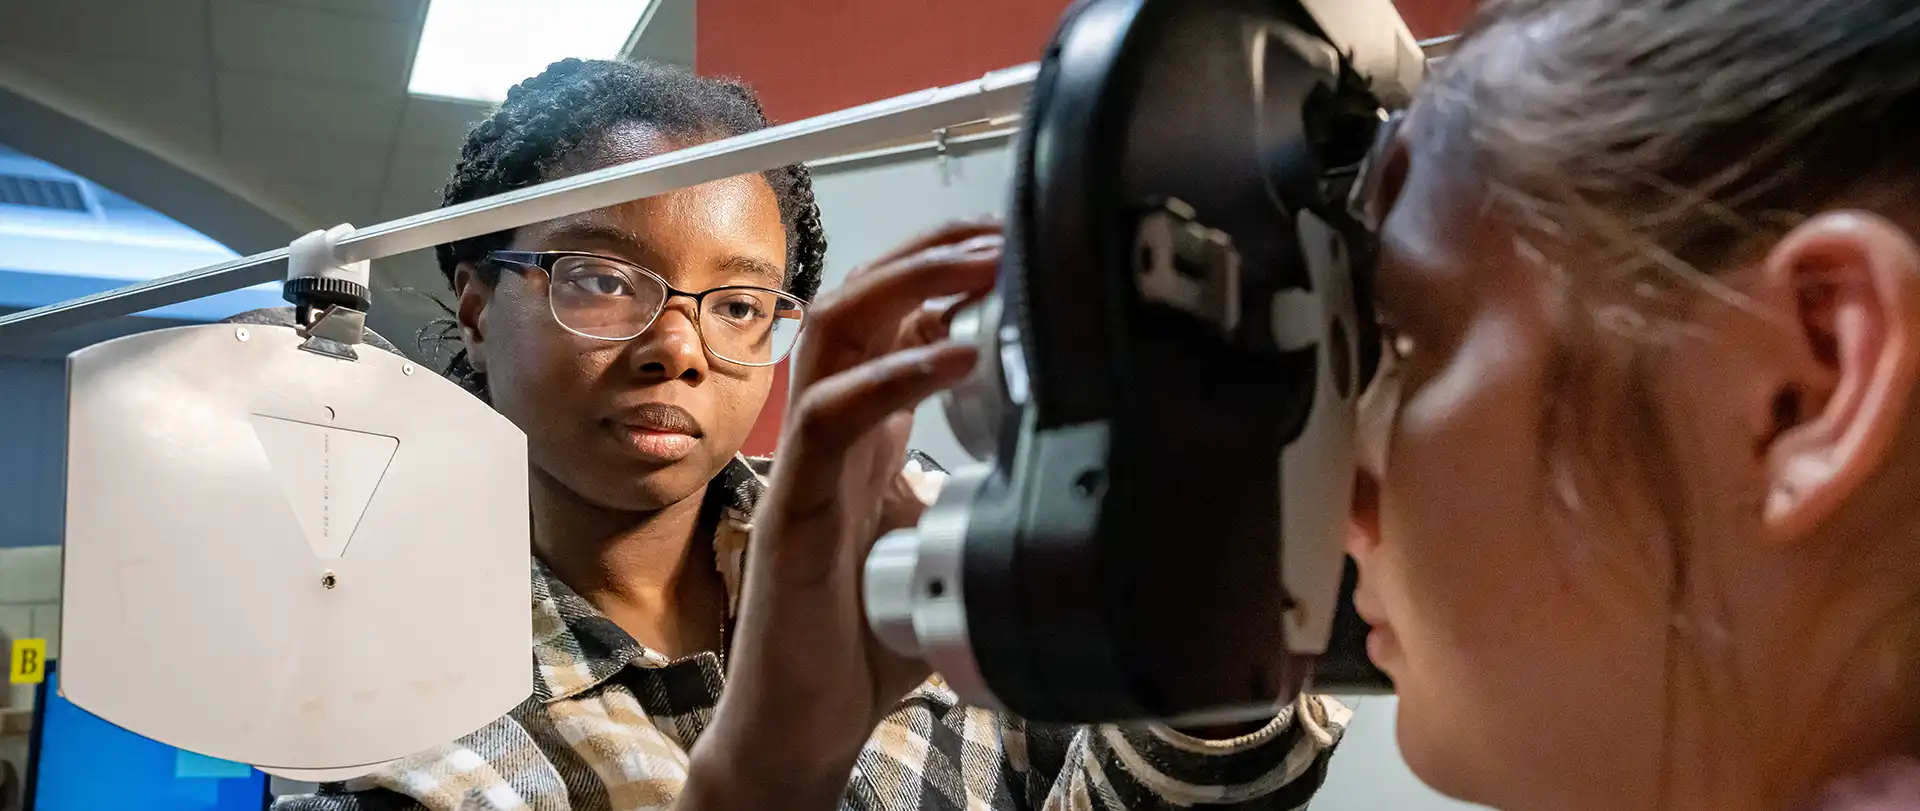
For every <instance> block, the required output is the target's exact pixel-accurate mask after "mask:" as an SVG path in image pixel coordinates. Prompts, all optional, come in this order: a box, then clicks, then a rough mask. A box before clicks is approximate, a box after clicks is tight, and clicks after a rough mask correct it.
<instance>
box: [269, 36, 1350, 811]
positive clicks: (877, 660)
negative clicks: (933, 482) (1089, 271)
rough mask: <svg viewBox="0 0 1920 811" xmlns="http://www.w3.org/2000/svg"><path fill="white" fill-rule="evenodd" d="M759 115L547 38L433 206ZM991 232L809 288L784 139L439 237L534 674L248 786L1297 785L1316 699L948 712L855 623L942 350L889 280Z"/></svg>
mask: <svg viewBox="0 0 1920 811" xmlns="http://www.w3.org/2000/svg"><path fill="white" fill-rule="evenodd" d="M766 124H767V122H766V119H765V116H764V114H763V113H762V111H761V109H760V107H759V104H758V102H757V101H756V100H755V98H754V95H753V93H752V92H751V91H750V90H748V89H747V88H746V87H744V86H742V85H740V84H737V83H733V82H729V81H724V80H716V79H706V78H697V77H694V76H692V75H690V74H688V73H686V72H684V71H681V70H678V69H671V68H666V67H660V66H653V65H646V64H639V65H635V64H625V63H615V62H600V61H579V60H567V61H564V62H559V63H556V64H554V65H553V66H552V67H550V68H549V69H548V70H547V71H546V72H545V73H542V74H541V75H539V76H536V77H534V78H532V79H529V80H527V81H526V82H524V83H522V84H521V85H520V86H518V87H516V88H514V90H513V91H512V93H510V94H509V96H508V98H507V100H506V103H505V104H504V105H503V106H502V107H501V108H500V109H499V111H497V112H496V113H494V114H493V115H492V117H490V118H489V119H487V120H486V121H484V122H482V123H480V124H479V125H478V126H476V127H475V128H474V129H473V131H472V133H471V134H470V135H469V136H468V139H467V143H466V145H465V147H464V148H463V149H462V151H461V159H460V163H459V165H458V166H457V167H456V168H455V170H454V176H453V179H452V182H451V183H450V184H449V185H448V187H447V189H446V194H445V203H446V204H447V205H452V204H457V203H462V202H465V201H468V200H473V199H477V198H481V197H486V196H489V195H494V194H499V193H501V192H505V191H508V190H510V189H516V188H521V187H525V186H530V185H533V184H536V183H540V182H544V181H548V180H553V179H555V178H559V177H564V176H567V175H572V174H576V173H580V172H585V171H591V170H593V169H598V168H601V167H605V166H610V165H614V164H618V163H625V162H629V161H633V160H638V159H641V158H645V157H648V156H651V155H658V154H660V153H663V152H666V151H670V150H673V149H679V148H683V147H687V146H690V145H694V144H698V143H702V142H705V141H711V140H714V139H717V138H722V137H727V136H731V135H737V134H740V133H744V132H748V131H752V130H756V129H760V128H762V127H764V126H766ZM1000 245H1001V239H1000V235H999V230H998V228H997V226H995V225H993V224H990V223H983V224H974V225H958V226H953V227H949V228H946V229H943V230H940V231H937V232H935V233H932V234H929V235H928V236H926V237H923V238H921V239H919V240H917V241H914V242H912V243H910V244H908V245H905V246H903V247H902V248H900V249H899V250H897V251H896V252H894V253H893V254H891V255H889V256H887V257H883V258H881V259H879V260H877V261H875V262H874V263H872V264H871V265H870V266H868V267H867V268H865V269H863V270H861V271H858V272H856V273H855V274H854V275H853V277H852V278H851V279H850V281H849V282H848V284H847V287H846V289H845V290H842V291H836V292H834V293H833V294H830V295H829V296H828V298H827V299H826V300H823V301H821V302H820V303H818V304H817V305H810V304H809V303H808V302H809V300H810V299H812V298H814V296H815V292H816V290H817V288H818V287H819V285H820V278H821V270H822V264H823V260H824V258H825V254H826V240H825V237H824V235H823V233H822V231H821V225H820V215H819V210H818V208H817V207H816V206H815V205H814V201H813V193H812V186H811V183H810V180H809V177H808V174H807V171H806V169H805V168H803V167H800V166H790V167H785V168H782V169H777V170H774V171H770V172H767V173H764V174H760V175H748V176H741V177H734V178H729V179H726V180H721V181H716V182H713V183H708V184H705V185H702V186H697V187H694V188H690V189H685V190H681V191H677V192H672V193H669V194H665V195H660V196H658V197H653V198H649V199H645V200H639V201H635V202H632V203H627V204H623V205H619V206H613V207H610V208H605V209H601V210H598V211H593V212H589V213H587V214H582V215H578V216H574V217H567V218H564V219H560V220H555V221H552V222H547V223H542V224H540V225H535V226H530V227H527V228H521V229H517V230H514V231H512V232H506V233H499V234H492V235H489V236H485V237H479V238H475V239H469V240H465V241H461V242H456V243H453V244H450V245H443V246H440V248H439V251H438V258H439V262H440V267H441V270H442V272H443V273H445V275H446V277H447V279H448V281H449V282H450V284H451V286H452V288H453V292H454V296H455V299H456V302H457V303H456V305H455V307H454V309H455V319H454V320H455V323H456V326H457V330H458V335H459V338H460V340H461V342H462V344H463V346H464V348H463V349H462V350H461V351H460V352H459V353H458V354H457V355H456V356H455V357H454V359H453V362H452V365H451V368H450V370H449V373H450V374H451V376H453V377H454V378H455V379H456V380H458V381H459V382H461V383H462V384H463V385H465V386H466V387H467V388H468V389H470V390H471V391H473V393H474V394H476V395H477V396H479V397H482V398H484V399H486V400H487V401H488V402H490V403H491V404H492V405H493V407H494V408H496V409H498V410H499V411H500V413H502V414H503V415H505V416H506V417H508V418H509V419H511V420H512V421H513V422H514V423H515V424H516V425H518V426H519V427H520V428H521V429H522V430H523V431H525V433H526V435H527V441H528V458H529V461H530V463H531V467H532V470H531V471H530V473H531V477H532V479H531V485H532V486H531V492H532V500H533V503H532V505H531V507H532V518H533V521H532V526H533V547H534V559H533V561H532V564H531V576H532V578H533V596H534V599H533V605H532V606H531V610H532V611H533V615H534V630H535V638H534V639H533V640H532V651H533V656H532V657H531V659H532V662H531V666H532V667H533V668H534V685H535V688H534V694H533V695H532V696H531V697H529V698H528V699H527V701H526V702H525V703H524V704H522V705H521V706H520V707H519V708H517V709H515V710H514V711H513V712H511V713H510V714H508V715H507V716H506V717H503V718H501V719H499V720H497V721H495V722H494V723H492V724H490V725H488V726H487V727H486V728H484V729H481V730H479V731H476V732H475V733H473V734H472V735H469V736H467V737H465V738H463V739H461V740H459V741H450V742H448V743H447V744H446V745H445V746H442V747H439V748H437V749H434V750H431V751H427V752H422V753H420V754H418V755H416V756H413V757H409V758H405V759H403V760H401V761H398V762H394V763H390V764H387V765H385V766H383V767H381V768H379V769H378V770H377V771H376V772H374V773H373V774H371V775H369V776H368V777H366V778H364V779H360V780H356V781H354V782H352V783H349V784H346V785H339V786H327V787H325V788H324V789H323V790H322V791H321V792H320V793H318V794H316V795H312V796H306V797H298V798H289V799H287V800H283V801H282V802H281V803H280V804H279V805H278V806H277V807H278V808H280V809H283V811H328V810H332V811H376V810H384V809H419V808H425V809H433V811H471V810H472V809H496V810H497V811H508V810H509V809H539V811H557V810H558V809H570V811H616V810H617V811H628V810H629V809H640V808H666V807H681V808H804V807H834V806H840V807H845V808H854V809H902V810H903V811H904V810H906V809H914V810H916V811H921V810H925V811H933V810H935V809H968V811H973V810H974V809H995V810H996V811H999V810H1007V811H1010V810H1011V809H1029V808H1031V809H1038V808H1100V809H1105V808H1121V807H1124V808H1131V809H1143V808H1162V807H1184V806H1187V805H1193V804H1209V805H1222V806H1228V807H1245V808H1277V809H1292V808H1296V807H1298V806H1300V805H1301V804H1302V803H1303V802H1304V801H1305V800H1306V798H1307V796H1308V795H1309V794H1311V793H1312V791H1313V790H1314V789H1316V788H1317V787H1318V786H1319V784H1320V782H1321V780H1322V779H1323V777H1324V774H1325V767H1326V761H1327V757H1328V756H1329V755H1330V753H1331V751H1332V748H1333V745H1334V743H1335V742H1336V740H1337V739H1338V737H1339V735H1340V733H1341V730H1342V727H1343V724H1344V722H1345V720H1346V717H1347V713H1346V710H1345V709H1343V708H1341V707H1340V706H1339V705H1337V704H1335V703H1333V702H1331V701H1329V700H1324V699H1317V698H1309V699H1303V700H1301V701H1300V702H1298V703H1296V704H1294V705H1292V706H1289V707H1286V708H1282V709H1281V711H1279V712H1278V713H1277V714H1276V717H1274V718H1273V719H1272V720H1271V721H1270V722H1267V723H1264V724H1253V725H1250V726H1247V727H1245V728H1230V729H1207V730H1185V731H1176V730H1173V729H1169V728H1166V727H1162V726H1152V725H1141V726H1137V727H1125V728H1122V727H1102V728H1093V727H1072V726H1061V725H1049V724H1039V723H1027V722H1025V721H1022V720H1021V719H1017V718H1009V717H1005V716H1001V715H996V714H993V713H989V712H986V711H982V710H976V709H970V708H965V707H960V706H956V702H955V699H954V696H953V694H952V693H951V692H950V691H948V690H947V689H945V688H944V687H943V686H941V684H940V682H939V681H938V680H937V679H929V675H930V674H929V673H928V672H927V670H926V668H925V666H924V665H922V664H921V663H919V662H911V661H904V660H898V659H895V658H893V657H891V656H889V655H887V654H885V653H883V652H881V650H880V649H879V648H878V647H877V646H876V645H875V644H874V643H873V641H872V640H871V639H870V637H869V634H868V631H867V629H866V626H865V623H864V621H863V620H861V619H860V611H859V607H858V604H857V601H858V597H857V590H856V591H849V590H848V587H849V586H850V584H852V583H853V582H854V581H853V580H852V579H851V578H852V575H853V568H857V566H858V560H857V559H858V558H861V557H864V555H863V554H862V553H863V551H864V549H865V548H866V546H868V545H871V543H872V542H873V540H875V539H876V538H878V536H879V535H880V534H881V533H882V532H883V531H885V530H886V529H888V528H890V527H894V526H902V525H905V524H909V523H911V522H912V521H914V520H916V519H917V517H918V513H919V510H920V507H921V500H920V499H919V498H918V497H917V496H916V494H915V487H916V486H924V485H925V484H927V482H926V481H922V480H921V479H924V478H926V477H925V476H922V475H920V474H929V473H934V466H933V464H932V463H931V462H930V461H924V457H921V459H922V460H923V461H921V462H918V463H909V462H908V453H907V451H906V449H905V446H904V441H905V435H906V433H905V429H906V425H907V421H908V420H910V419H911V415H910V411H911V408H912V404H913V403H914V402H917V401H918V400H919V399H921V398H923V397H925V396H926V395H928V394H931V393H932V392H933V391H935V390H937V389H938V388H939V387H940V386H942V385H945V384H948V383H951V382H952V381H953V380H955V379H957V377H956V376H958V375H961V374H964V373H965V371H966V370H967V368H969V367H970V365H971V362H972V358H971V354H970V353H971V350H970V349H967V348H965V347H960V346H955V345H953V344H950V343H947V342H945V341H944V340H943V339H944V333H945V326H944V322H945V316H946V314H945V313H944V312H936V311H929V310H926V309H925V308H924V307H922V306H921V304H920V302H922V301H926V300H932V299H941V298H945V297H954V296H960V297H965V296H968V295H975V294H980V293H983V292H985V291H987V290H990V289H991V287H992V285H993V275H994V272H995V268H996V266H997V264H998V260H999V256H1000ZM803 331H804V332H805V333H807V334H808V336H809V338H808V340H807V341H806V342H805V343H804V344H800V343H797V340H798V338H799V337H800V335H801V334H802V332H803ZM796 346H798V351H799V353H800V356H799V357H798V358H797V359H796V360H797V363H798V367H797V368H801V369H804V370H805V372H804V373H805V374H806V375H807V376H808V379H809V380H817V384H816V385H813V386H812V388H811V389H810V393H809V395H808V396H806V397H804V398H802V400H801V401H799V402H796V403H795V408H794V415H793V420H792V422H793V424H791V425H789V433H788V436H787V437H786V439H785V440H783V443H782V449H783V450H782V461H781V463H780V465H781V467H780V470H779V472H778V476H779V477H780V478H782V479H783V480H785V481H788V482H789V484H787V485H785V486H784V488H783V489H782V490H781V491H779V492H772V493H768V492H767V488H768V485H767V483H766V480H765V478H763V477H765V476H766V475H767V463H766V462H765V461H764V460H750V459H746V458H744V457H742V456H741V455H740V449H741V446H742V444H743V443H744V442H745V441H746V439H747V435H748V432H749V431H750V430H751V429H752V427H753V425H754V423H755V421H756V418H757V417H758V415H759V413H760V410H761V407H762V406H763V405H765V403H766V401H767V398H768V394H769V391H770V389H771V388H772V384H773V380H774V378H773V376H774V374H776V370H775V364H777V363H779V362H780V361H781V360H782V359H784V358H786V357H788V356H789V354H791V353H793V352H795V351H796ZM829 369H831V370H833V371H836V372H840V373H842V374H839V375H837V376H834V377H831V378H826V379H821V378H822V377H823V375H822V374H821V373H822V372H824V371H826V370H829ZM788 449H791V455H789V454H788ZM903 466H904V472H903ZM848 475H857V476H858V477H860V480H861V481H862V482H863V483H864V484H863V486H862V487H859V488H852V489H846V488H842V486H841V482H842V481H843V480H844V479H845V477H846V476H848ZM936 478H937V476H936ZM468 486H470V487H471V488H472V497H473V498H476V499H485V498H491V497H493V496H492V495H491V493H490V492H489V489H488V483H487V482H479V481H476V482H470V483H468ZM763 494H764V498H763ZM876 494H878V495H876ZM841 495H844V496H845V497H844V498H840V497H838V496H841ZM762 502H765V505H764V506H765V507H766V508H767V509H771V510H772V511H773V512H761V511H760V510H759V509H757V508H760V507H762V506H763V504H762ZM750 530H751V531H750ZM846 538H854V539H855V545H856V546H858V549H857V550H855V551H852V552H847V551H845V550H840V551H836V550H837V549H839V547H838V546H836V545H837V544H839V543H840V541H841V540H842V539H846ZM750 541H751V542H750ZM850 567H852V568H850ZM749 579H751V580H753V581H754V582H755V584H756V585H755V586H753V587H751V588H748V587H746V581H747V580H749ZM743 593H744V594H743ZM849 601H852V602H849ZM743 603H750V604H753V605H754V606H755V608H754V609H753V611H752V613H753V614H754V615H755V616H757V617H759V618H760V619H759V620H758V621H757V622H749V624H748V625H747V626H746V627H742V626H741V625H740V624H739V623H738V622H736V620H737V619H738V618H739V617H740V616H741V609H742V608H743ZM446 609H447V611H448V612H449V614H450V616H453V617H455V618H456V619H455V621H457V616H458V613H459V606H447V607H446ZM721 704H726V705H727V709H725V710H720V711H718V712H717V713H716V708H717V707H719V706H720V705H721ZM717 718H718V719H724V720H723V721H720V720H716V719H717ZM710 722H714V723H710ZM690 773H691V774H693V775H696V777H695V778H694V779H693V784H694V785H695V786H697V792H696V793H697V796H695V795H693V794H688V795H686V796H683V791H685V790H687V787H688V785H689V775H690Z"/></svg>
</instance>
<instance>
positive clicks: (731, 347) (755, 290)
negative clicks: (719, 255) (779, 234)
mask: <svg viewBox="0 0 1920 811" xmlns="http://www.w3.org/2000/svg"><path fill="white" fill-rule="evenodd" d="M487 260H488V261H489V262H492V263H494V264H497V265H500V266H502V267H505V268H507V269H509V270H513V271H514V272H516V273H521V274H523V275H524V274H525V272H526V271H530V270H533V269H535V268H538V269H540V270H544V271H546V272H547V276H548V277H549V279H550V281H551V283H550V284H548V285H547V301H548V302H549V303H550V304H551V305H552V309H553V320H555V321H557V322H559V323H560V326H561V327H563V328H565V329H566V330H567V331H568V332H571V333H573V334H575V335H579V336H582V337H585V338H598V339H600V340H603V341H630V340H633V339H634V338H638V337H640V335H641V333H644V332H646V331H647V329H648V328H649V327H652V326H653V322H654V320H655V319H658V318H659V317H660V313H661V311H662V310H665V309H666V307H667V302H668V301H669V300H670V299H672V298H674V297H676V296H681V297H685V298H690V299H693V305H694V309H695V311H696V312H698V313H699V317H698V318H696V319H694V322H693V323H694V328H695V329H696V330H697V331H698V332H699V333H700V340H701V341H702V342H703V343H705V344H706V347H707V351H708V352H709V353H711V354H712V355H713V356H714V357H717V358H719V359H721V360H724V361H727V362H729V363H737V364H739V365H741V366H772V365H774V364H776V363H779V362H780V361H781V360H783V359H785V358H786V357H787V354H788V353H790V352H792V351H793V347H794V344H795V343H798V342H799V340H800V328H801V326H802V325H804V324H805V323H806V316H807V303H806V302H805V301H801V300H800V299H798V298H796V297H794V296H791V295H788V294H786V293H782V292H780V291H778V290H771V289H768V288H765V287H753V286H749V285H729V286H727V287H716V288H713V289H711V290H707V291H704V292H700V293H689V292H686V291H684V290H676V289H674V288H673V286H672V285H669V284H667V281H666V280H665V279H662V278H660V277H659V276H658V275H656V274H655V273H654V272H653V271H650V270H647V269H646V268H643V267H640V266H639V265H635V264H632V263H629V262H623V261H621V260H618V259H611V258H608V257H605V256H599V255H597V254H591V253H576V252H573V251H538V252H535V251H493V252H491V253H488V254H487Z"/></svg>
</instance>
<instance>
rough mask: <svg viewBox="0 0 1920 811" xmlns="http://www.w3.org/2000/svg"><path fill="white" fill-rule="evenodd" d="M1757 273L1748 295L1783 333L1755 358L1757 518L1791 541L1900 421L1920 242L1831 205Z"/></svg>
mask: <svg viewBox="0 0 1920 811" xmlns="http://www.w3.org/2000/svg"><path fill="white" fill-rule="evenodd" d="M1761 274H1762V277H1761V279H1760V280H1759V284H1758V285H1757V290H1756V292H1755V295H1754V297H1755V299H1756V301H1757V303H1759V304H1760V306H1761V307H1762V308H1764V310H1765V311H1766V312H1765V316H1766V319H1767V320H1768V321H1770V322H1772V323H1771V324H1770V325H1769V326H1768V327H1766V329H1767V330H1768V331H1769V332H1770V333H1772V334H1773V335H1774V336H1777V337H1778V338H1779V339H1780V340H1779V341H1778V352H1777V355H1773V356H1770V357H1768V358H1767V359H1765V360H1764V361H1762V363H1763V364H1765V365H1766V366H1767V367H1768V368H1767V369H1766V372H1765V375H1764V377H1765V378H1766V382H1767V388H1766V389H1765V390H1762V391H1760V392H1758V393H1759V394H1760V395H1762V396H1765V397H1766V398H1767V402H1766V403H1764V404H1754V405H1759V406H1762V407H1764V408H1765V409H1766V413H1767V414H1768V415H1769V417H1768V418H1767V420H1766V422H1767V425H1766V426H1765V427H1764V430H1762V432H1761V435H1760V436H1759V437H1758V438H1757V439H1758V443H1757V449H1758V451H1759V453H1760V455H1761V458H1760V462H1761V469H1762V471H1763V473H1764V475H1765V478H1766V487H1767V492H1766V502H1765V507H1764V510H1763V514H1762V519H1763V522H1764V526H1765V531H1766V534H1767V536H1768V538H1769V540H1770V541H1772V542H1775V543H1794V542H1797V541H1798V540H1799V539H1801V538H1803V537H1805V536H1806V535H1807V534H1808V533H1809V532H1810V531H1811V530H1813V529H1815V528H1816V527H1818V526H1819V525H1821V524H1823V523H1825V522H1826V521H1827V520H1828V519H1829V518H1830V517H1832V516H1833V514H1834V513H1835V511H1836V510H1838V509H1839V508H1840V506H1841V505H1843V504H1845V503H1846V502H1847V501H1848V500H1850V499H1852V498H1853V497H1854V495H1855V494H1856V493H1857V492H1858V491H1859V490H1860V488H1861V487H1862V486H1863V485H1864V484H1865V483H1866V482H1867V481H1868V480H1870V479H1871V478H1872V476H1873V474H1874V473H1875V472H1876V471H1877V470H1878V469H1879V468H1880V466H1881V465H1883V464H1885V463H1886V460H1887V458H1888V456H1889V455H1890V454H1891V453H1892V452H1893V450H1894V448H1893V446H1894V444H1895V443H1896V442H1898V441H1899V440H1900V437H1901V436H1902V434H1903V432H1904V431H1905V430H1906V428H1907V425H1906V424H1907V422H1908V420H1909V419H1910V418H1911V416H1912V408H1911V406H1910V400H1911V397H1912V394H1913V388H1914V383H1915V381H1914V375H1915V372H1916V360H1920V358H1917V357H1916V355H1917V353H1920V347H1916V345H1915V340H1916V338H1920V323H1916V318H1917V317H1920V247H1916V245H1915V243H1914V240H1913V238H1912V236H1911V235H1909V234H1908V233H1907V232H1906V231H1905V230H1904V229H1902V228H1900V227H1899V226H1896V225H1894V224H1893V223H1892V222H1889V221H1887V220H1885V219H1882V218H1880V217H1877V216H1874V215H1871V214H1866V213H1860V212H1832V213H1827V214H1822V215H1820V216H1817V217H1814V218H1812V219H1810V220H1808V221H1806V222H1805V223H1802V224H1801V225H1800V226H1799V227H1797V228H1795V229H1794V230H1793V231H1792V232H1791V233H1789V234H1788V235H1787V236H1786V237H1785V238H1784V239H1782V240H1781V241H1780V242H1779V243H1778V244H1777V245H1775V246H1774V248H1773V250H1772V251H1771V252H1769V254H1768V255H1767V258H1766V260H1765V262H1764V264H1763V265H1762V267H1761ZM1769 343H1770V344H1772V343H1773V342H1769ZM1769 348H1770V349H1771V348H1773V347H1772V346H1770V347H1769Z"/></svg>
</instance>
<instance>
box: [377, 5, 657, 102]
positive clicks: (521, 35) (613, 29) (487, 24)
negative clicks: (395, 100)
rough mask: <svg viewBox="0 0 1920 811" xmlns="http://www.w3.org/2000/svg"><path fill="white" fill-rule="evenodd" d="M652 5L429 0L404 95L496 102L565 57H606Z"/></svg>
mask: <svg viewBox="0 0 1920 811" xmlns="http://www.w3.org/2000/svg"><path fill="white" fill-rule="evenodd" d="M657 2H658V0H431V2H430V3H429V4H428V6H427V22H426V26H425V28H423V29H422V30H421V32H420V48H419V50H417V51H415V52H414V55H413V75H412V76H411V77H409V78H408V80H407V90H408V91H409V92H411V93H414V94H416V95H421V96H438V97H441V98H449V99H460V100H464V101H478V102H491V103H498V102H501V101H505V100H506V98H507V90H509V89H511V88H512V87H513V86H514V85H516V84H519V83H520V82H521V81H524V80H525V79H527V78H528V77H530V76H533V75H535V74H537V73H539V72H540V71H542V70H545V69H546V67H547V66H548V65H550V64H553V63H554V62H558V61H560V60H562V59H565V58H567V57H570V56H573V57H579V58H581V59H613V58H616V57H618V56H620V52H621V51H622V50H623V49H625V48H626V46H627V43H628V42H629V41H630V40H631V39H632V37H633V35H634V34H635V33H636V31H635V29H636V28H637V27H639V26H640V25H642V24H643V23H644V22H645V21H646V19H647V18H648V17H650V16H652V11H653V6H654V4H655V3H657Z"/></svg>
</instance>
